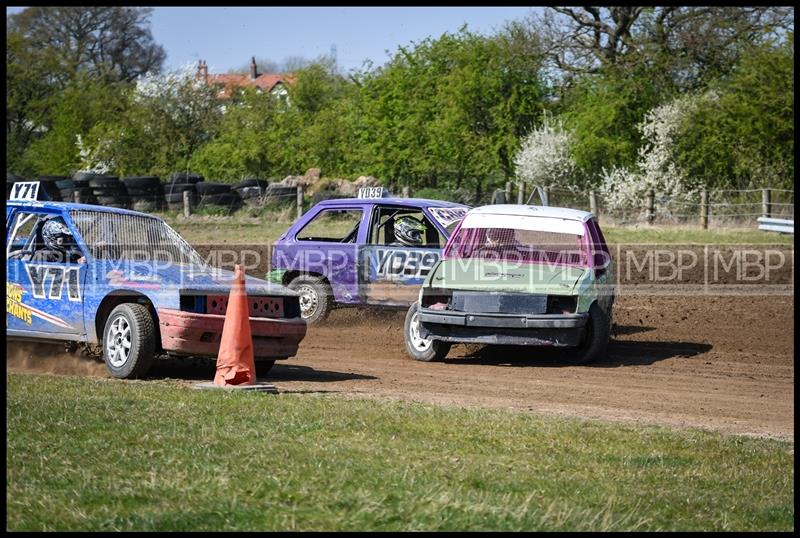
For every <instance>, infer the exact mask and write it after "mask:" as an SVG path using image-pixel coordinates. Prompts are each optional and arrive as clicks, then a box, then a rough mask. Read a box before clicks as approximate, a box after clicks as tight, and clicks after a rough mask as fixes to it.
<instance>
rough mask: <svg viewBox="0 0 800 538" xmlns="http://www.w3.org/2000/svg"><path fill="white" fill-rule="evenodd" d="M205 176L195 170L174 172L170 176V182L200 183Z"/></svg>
mask: <svg viewBox="0 0 800 538" xmlns="http://www.w3.org/2000/svg"><path fill="white" fill-rule="evenodd" d="M204 179H205V178H204V177H203V176H201V175H200V174H197V173H195V172H173V173H172V175H170V176H169V182H170V183H191V184H194V183H200V182H202V181H204Z"/></svg>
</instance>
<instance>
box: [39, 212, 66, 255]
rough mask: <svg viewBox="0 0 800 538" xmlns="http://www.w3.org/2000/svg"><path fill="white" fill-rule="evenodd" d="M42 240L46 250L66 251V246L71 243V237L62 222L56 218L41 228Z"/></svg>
mask: <svg viewBox="0 0 800 538" xmlns="http://www.w3.org/2000/svg"><path fill="white" fill-rule="evenodd" d="M59 239H60V241H59ZM42 240H43V241H44V244H45V245H46V246H47V247H48V248H52V249H58V250H67V245H69V244H71V243H72V242H73V237H72V232H71V231H69V228H67V225H66V224H64V221H62V220H61V219H59V218H56V219H50V220H48V221H47V222H45V223H44V226H42Z"/></svg>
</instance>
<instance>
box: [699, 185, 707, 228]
mask: <svg viewBox="0 0 800 538" xmlns="http://www.w3.org/2000/svg"><path fill="white" fill-rule="evenodd" d="M700 224H701V225H702V226H703V229H704V230H708V191H707V190H705V189H703V190H702V191H700Z"/></svg>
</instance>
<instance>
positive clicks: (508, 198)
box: [505, 181, 511, 204]
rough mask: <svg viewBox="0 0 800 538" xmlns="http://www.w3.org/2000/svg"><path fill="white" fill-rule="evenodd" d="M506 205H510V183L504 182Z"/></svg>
mask: <svg viewBox="0 0 800 538" xmlns="http://www.w3.org/2000/svg"><path fill="white" fill-rule="evenodd" d="M505 203H507V204H510V203H511V182H510V181H506V202H505Z"/></svg>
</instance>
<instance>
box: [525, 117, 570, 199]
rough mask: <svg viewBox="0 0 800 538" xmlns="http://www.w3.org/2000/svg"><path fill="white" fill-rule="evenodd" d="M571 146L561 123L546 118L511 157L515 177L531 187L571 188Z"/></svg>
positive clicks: (567, 133)
mask: <svg viewBox="0 0 800 538" xmlns="http://www.w3.org/2000/svg"><path fill="white" fill-rule="evenodd" d="M570 144H571V134H570V132H569V131H567V130H566V129H564V125H563V122H562V121H561V120H560V119H558V120H554V119H553V118H552V117H548V116H547V115H545V116H544V118H543V121H542V124H541V125H539V126H538V127H536V128H534V129H533V131H531V132H530V133H529V134H528V135H527V136H526V137H525V138H524V139H523V140H522V146H521V148H520V150H519V152H518V153H517V155H516V156H515V157H514V165H515V167H516V173H517V177H518V178H519V179H521V180H522V181H527V182H529V183H531V184H533V185H540V186H544V185H560V186H564V187H573V186H574V185H573V184H572V183H573V181H574V179H573V178H574V173H575V168H576V167H575V161H574V159H573V158H572V155H571V153H570Z"/></svg>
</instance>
